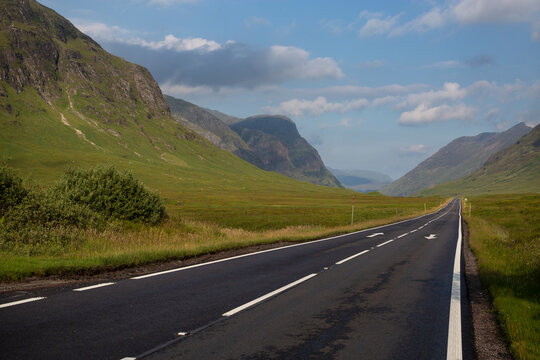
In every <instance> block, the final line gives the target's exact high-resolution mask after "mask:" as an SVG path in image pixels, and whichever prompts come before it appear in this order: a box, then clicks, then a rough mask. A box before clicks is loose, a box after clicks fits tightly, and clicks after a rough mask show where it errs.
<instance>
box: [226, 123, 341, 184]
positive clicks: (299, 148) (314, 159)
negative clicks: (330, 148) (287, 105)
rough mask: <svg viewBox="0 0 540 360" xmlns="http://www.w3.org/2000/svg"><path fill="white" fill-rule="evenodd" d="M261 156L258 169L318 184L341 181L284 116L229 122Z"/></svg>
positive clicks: (293, 124)
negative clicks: (260, 163)
mask: <svg viewBox="0 0 540 360" xmlns="http://www.w3.org/2000/svg"><path fill="white" fill-rule="evenodd" d="M231 129H233V130H234V131H235V132H236V133H238V135H240V137H241V138H242V139H243V140H244V141H245V142H246V143H247V144H248V146H249V148H250V149H251V150H252V151H253V152H254V153H255V154H256V155H257V156H258V157H259V158H260V159H261V162H262V165H261V168H262V169H264V170H269V171H275V172H279V173H281V174H284V175H287V176H289V177H292V178H295V179H298V180H304V181H309V182H311V183H314V184H318V185H325V186H337V187H341V184H340V183H339V181H338V180H337V179H336V177H335V176H334V175H332V174H331V173H330V172H329V171H328V169H327V168H326V167H325V165H324V163H323V161H322V159H321V157H320V156H319V153H318V152H317V150H315V148H313V146H311V145H310V144H309V143H308V142H307V141H306V140H305V139H304V138H303V137H302V136H300V133H299V132H298V129H297V128H296V125H295V123H294V122H293V121H292V120H291V119H289V118H288V117H286V116H280V115H258V116H252V117H249V118H247V119H245V120H243V121H240V122H237V123H235V124H232V125H231Z"/></svg>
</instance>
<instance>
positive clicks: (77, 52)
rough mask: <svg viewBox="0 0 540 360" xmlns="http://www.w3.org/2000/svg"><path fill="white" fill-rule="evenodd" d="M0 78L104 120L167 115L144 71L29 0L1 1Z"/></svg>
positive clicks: (152, 83) (125, 119) (50, 101)
mask: <svg viewBox="0 0 540 360" xmlns="http://www.w3.org/2000/svg"><path fill="white" fill-rule="evenodd" d="M0 5H1V6H0V7H1V8H2V12H0V43H1V44H2V46H1V51H0V80H1V81H5V82H6V83H7V84H8V85H10V86H11V87H12V88H13V89H15V90H16V91H17V92H22V91H23V90H24V89H25V88H27V87H31V88H33V89H35V90H36V91H37V92H38V93H39V95H40V96H41V97H42V98H43V99H44V100H45V101H46V102H47V103H49V104H51V103H55V102H57V101H59V99H61V98H62V97H64V96H66V94H68V96H73V97H76V98H77V101H75V102H74V106H75V107H77V108H78V109H79V110H84V112H86V113H88V114H89V115H91V116H92V117H94V118H96V119H100V120H102V121H104V122H118V123H122V122H125V121H127V120H133V121H134V120H135V119H136V118H137V112H138V110H139V105H140V106H142V108H143V109H144V110H145V111H146V113H147V116H148V117H149V118H151V117H155V116H169V108H168V105H167V103H166V102H165V100H164V99H163V95H162V94H161V90H160V88H159V86H158V84H157V83H156V82H155V80H154V79H153V78H152V76H151V75H150V73H149V72H148V70H146V69H145V68H144V67H142V66H139V65H135V64H131V63H129V62H127V61H125V60H124V59H121V58H118V57H115V56H113V55H111V54H109V53H107V52H106V51H104V50H103V49H102V48H101V46H99V44H97V43H96V42H95V41H93V40H92V39H91V38H90V37H88V36H86V35H85V34H83V33H81V32H80V31H79V30H78V29H77V28H76V27H75V26H73V25H72V24H71V23H70V22H69V21H68V20H66V19H64V18H63V17H61V16H60V15H58V14H57V13H56V12H54V11H53V10H51V9H49V8H47V7H45V6H42V5H40V4H39V3H37V2H36V1H34V0H1V1H0Z"/></svg>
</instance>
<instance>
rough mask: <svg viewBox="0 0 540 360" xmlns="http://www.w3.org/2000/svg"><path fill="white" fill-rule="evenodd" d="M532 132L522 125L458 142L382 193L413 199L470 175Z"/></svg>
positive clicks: (448, 146)
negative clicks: (417, 195) (489, 159)
mask: <svg viewBox="0 0 540 360" xmlns="http://www.w3.org/2000/svg"><path fill="white" fill-rule="evenodd" d="M530 130H531V128H530V127H528V126H526V125H525V124H524V123H519V124H517V125H515V126H513V127H512V128H510V129H508V130H506V131H504V132H500V133H482V134H479V135H476V136H463V137H460V138H457V139H455V140H453V141H451V142H450V143H449V144H448V145H446V146H445V147H443V148H441V149H440V150H439V151H437V153H435V154H434V155H433V156H431V157H429V158H428V159H426V160H424V161H422V162H421V163H420V164H419V165H418V166H417V167H415V168H414V169H413V170H411V171H409V172H408V173H407V174H405V175H404V176H403V177H401V178H399V179H398V180H396V181H394V182H393V183H391V184H390V185H388V186H386V187H385V188H383V189H382V191H381V192H382V193H384V194H386V195H390V196H408V195H414V194H416V193H418V192H419V191H420V190H422V189H427V188H430V187H432V186H435V185H438V184H442V183H444V182H447V181H450V180H455V179H458V178H461V177H463V176H467V175H470V174H471V173H473V172H474V171H475V170H477V169H479V168H480V167H481V166H482V165H483V164H484V162H485V161H486V160H487V159H488V158H489V157H490V156H491V155H493V154H495V153H496V152H497V151H500V150H502V149H504V148H506V147H508V146H510V145H512V144H514V143H515V142H516V141H517V140H518V139H519V138H521V137H522V136H523V135H525V134H527V133H528V132H529V131H530Z"/></svg>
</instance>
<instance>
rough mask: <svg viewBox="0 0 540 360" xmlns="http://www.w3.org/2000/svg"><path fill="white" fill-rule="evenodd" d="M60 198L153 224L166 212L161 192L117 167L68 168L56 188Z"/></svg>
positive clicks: (100, 211)
mask: <svg viewBox="0 0 540 360" xmlns="http://www.w3.org/2000/svg"><path fill="white" fill-rule="evenodd" d="M54 192H55V194H56V195H57V196H58V198H61V199H65V200H66V201H68V202H73V203H76V204H82V205H86V206H88V207H89V208H90V209H92V210H93V211H95V212H98V213H100V214H102V215H104V216H106V217H110V216H112V217H115V218H117V219H121V220H131V221H139V222H145V223H150V224H155V223H157V222H159V221H160V220H161V219H162V218H163V217H164V216H165V206H164V204H163V202H162V201H161V199H160V197H159V196H158V195H157V194H154V193H152V192H150V191H148V190H147V189H146V188H145V187H144V186H143V184H142V183H141V182H140V181H139V180H137V179H135V178H134V177H133V175H132V174H131V173H129V172H125V171H123V172H120V171H117V170H116V169H115V168H114V167H98V168H95V169H90V170H75V169H71V170H68V171H67V172H66V173H65V175H64V176H63V177H62V179H61V180H60V181H59V182H58V184H57V185H56V187H55V188H54Z"/></svg>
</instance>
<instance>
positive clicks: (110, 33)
mask: <svg viewBox="0 0 540 360" xmlns="http://www.w3.org/2000/svg"><path fill="white" fill-rule="evenodd" d="M70 21H71V22H72V23H73V25H75V26H76V27H77V28H78V29H79V30H80V31H82V32H83V33H85V34H86V35H88V36H90V37H92V38H93V39H94V40H98V41H99V40H101V41H122V39H123V38H124V37H126V36H129V35H132V34H133V32H132V31H130V30H128V29H124V28H121V27H120V26H109V25H107V24H103V23H99V22H89V21H85V20H82V19H77V18H75V19H70Z"/></svg>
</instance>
